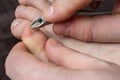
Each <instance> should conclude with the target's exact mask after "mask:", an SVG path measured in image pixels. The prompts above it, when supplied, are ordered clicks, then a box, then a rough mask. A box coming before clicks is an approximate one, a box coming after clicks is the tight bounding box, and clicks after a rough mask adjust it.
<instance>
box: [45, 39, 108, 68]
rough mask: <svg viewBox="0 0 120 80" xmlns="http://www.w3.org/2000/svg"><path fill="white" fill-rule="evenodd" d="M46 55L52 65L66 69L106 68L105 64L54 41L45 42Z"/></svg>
mask: <svg viewBox="0 0 120 80" xmlns="http://www.w3.org/2000/svg"><path fill="white" fill-rule="evenodd" d="M46 54H47V56H48V58H49V60H51V61H52V62H53V63H55V64H57V65H59V66H63V67H66V68H71V69H88V68H89V69H95V68H103V67H104V68H106V67H108V64H107V63H106V62H104V61H102V60H99V59H97V58H94V57H91V56H88V55H86V54H83V53H79V52H77V51H75V50H72V49H69V48H67V47H65V46H63V45H62V44H61V43H59V42H58V41H56V40H55V39H49V40H48V41H47V43H46Z"/></svg>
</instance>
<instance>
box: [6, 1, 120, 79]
mask: <svg viewBox="0 0 120 80" xmlns="http://www.w3.org/2000/svg"><path fill="white" fill-rule="evenodd" d="M36 1H37V0H36ZM41 1H42V0H41ZM44 1H45V0H44ZM44 1H43V4H42V2H41V6H46V7H48V6H49V4H51V3H52V4H53V5H54V4H55V3H57V2H58V3H61V2H60V0H58V1H51V3H50V2H44ZM65 1H66V2H67V0H65ZM81 1H82V0H81ZM89 1H90V0H89ZM89 1H88V2H87V0H86V1H84V0H83V3H84V2H85V4H89V3H90V2H89ZM19 2H20V4H22V5H21V6H19V8H17V10H16V18H17V19H16V20H15V21H14V22H13V24H12V27H11V30H12V32H13V34H14V35H15V36H16V37H18V38H19V39H22V41H23V42H20V43H18V44H17V45H16V46H15V47H14V48H13V49H12V50H11V52H10V54H9V56H8V58H7V60H6V73H7V74H8V76H9V77H10V78H11V79H12V80H41V79H43V80H48V79H50V80H56V79H58V78H59V79H60V80H66V79H69V80H80V79H82V80H90V79H91V80H103V79H108V80H119V78H120V77H119V75H120V73H119V72H120V71H119V66H118V65H116V64H119V61H120V60H119V57H118V56H116V54H118V52H119V44H114V45H112V46H110V44H100V43H95V44H89V43H84V42H79V41H78V40H83V41H94V42H99V41H101V42H107V41H108V42H119V41H120V40H119V37H118V36H116V34H117V35H119V32H118V28H119V26H118V25H117V24H118V22H119V18H117V17H119V16H118V15H119V14H116V15H112V16H113V17H112V16H106V17H105V16H103V17H101V16H100V17H93V18H90V17H85V16H79V17H77V18H76V16H74V17H72V18H71V19H69V20H67V21H65V22H60V23H56V24H55V25H54V26H53V31H54V32H55V33H57V34H60V35H65V36H69V37H72V38H76V39H78V40H74V39H71V38H66V37H60V36H57V35H55V34H53V31H52V29H50V28H48V27H50V26H48V27H47V29H46V28H43V29H42V31H43V32H44V33H45V34H46V35H47V36H45V34H43V32H41V31H39V30H35V31H33V30H31V29H30V28H29V27H30V26H29V25H30V23H31V21H33V20H34V19H35V18H36V17H38V16H40V15H43V14H42V12H43V13H44V9H43V8H45V7H43V8H42V7H39V8H42V9H39V8H37V7H36V6H34V5H37V4H38V2H34V1H33V2H30V1H27V0H20V1H19ZM86 2H87V3H86ZM33 3H34V4H33ZM58 3H57V4H58ZM23 5H24V6H23ZM76 5H77V4H76ZM31 6H33V7H31ZM21 7H22V8H23V9H21ZM82 7H83V6H82ZM82 7H79V9H80V8H82ZM66 8H67V6H66ZM66 8H65V9H66ZM75 8H78V7H75ZM72 9H74V8H72ZM68 10H69V11H70V12H71V10H70V9H68ZM76 10H77V9H76ZM41 11H42V12H41ZM63 11H64V10H63ZM69 11H68V12H66V13H65V15H66V14H67V15H68V14H69ZM117 11H119V10H118V6H117V7H116V8H115V12H117ZM28 12H29V15H28ZM55 12H56V11H55ZM73 13H74V11H73ZM69 15H70V14H69ZM69 17H70V16H69ZM63 18H64V19H63ZM67 18H68V16H63V17H62V16H61V20H58V19H59V17H58V19H57V17H55V18H51V19H52V20H53V21H51V22H54V20H56V21H62V20H66V19H67ZM113 18H115V19H118V22H116V23H114V24H116V26H114V27H116V28H115V30H113V29H112V28H113V27H112V25H113V24H112V25H110V26H109V28H108V27H105V26H107V25H104V24H105V23H108V21H113V20H114V19H113ZM46 20H49V18H48V19H47V17H46ZM99 20H101V21H105V23H104V24H102V26H101V24H100V22H101V21H99ZM16 21H17V23H16ZM96 21H98V23H96ZM79 22H81V23H84V24H80V23H79ZM93 22H94V27H95V24H98V25H97V26H98V27H97V26H96V27H97V28H95V29H94V28H91V25H93V24H91V23H93ZM15 23H16V24H15ZM112 23H113V22H112ZM77 25H81V26H80V27H79V28H78V26H77ZM57 26H59V27H57ZM63 26H64V27H65V28H64V27H63ZM67 26H68V27H67ZM82 26H86V27H82ZM89 26H90V27H89ZM66 27H67V28H66ZM72 27H75V29H73V28H72ZM101 27H102V28H105V29H104V30H106V31H103V29H102V28H101ZM68 28H69V29H68ZM91 29H93V30H92V31H95V32H94V34H96V36H97V37H94V36H93V32H92V34H91V31H90V30H91ZM108 29H109V30H108ZM64 30H66V31H64ZM97 30H98V31H97ZM112 30H113V31H112ZM67 31H68V32H67ZM76 31H78V32H80V33H76ZM107 31H110V32H109V34H108V32H107ZM89 33H90V34H89ZM101 33H102V34H101ZM71 34H72V35H71ZM98 34H99V35H98ZM91 35H92V38H91V37H90V36H91ZM101 35H102V36H101ZM109 35H113V36H112V37H111V36H109ZM47 37H49V38H51V37H52V39H49V38H47ZM93 37H94V39H93ZM113 37H114V38H113ZM53 38H56V39H58V40H60V41H61V42H62V43H63V44H64V45H63V44H61V43H60V42H59V41H57V40H55V39H53ZM103 38H104V39H103ZM113 39H114V40H113ZM71 43H75V44H71ZM31 45H32V46H31ZM67 46H68V47H67ZM91 48H92V49H91ZM74 49H75V50H74ZM93 49H94V51H93ZM117 51H118V52H117ZM110 52H111V53H110ZM31 53H32V54H31ZM86 54H87V55H86ZM108 54H109V55H108ZM110 54H111V55H110ZM46 55H47V57H46ZM118 55H119V54H118ZM113 57H114V58H113ZM111 62H114V63H116V64H113V63H111ZM18 63H19V64H18ZM16 65H20V66H17V67H16ZM31 65H32V66H31ZM28 66H29V67H28ZM23 69H24V70H23ZM76 69H77V71H76ZM46 73H47V74H46ZM70 73H72V75H71V74H70ZM28 74H29V75H28ZM100 74H101V75H100ZM88 75H89V77H90V78H89V77H88Z"/></svg>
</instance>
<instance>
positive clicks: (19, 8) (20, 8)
mask: <svg viewBox="0 0 120 80" xmlns="http://www.w3.org/2000/svg"><path fill="white" fill-rule="evenodd" d="M23 10H25V6H19V7H18V8H17V9H16V12H17V13H22V12H23Z"/></svg>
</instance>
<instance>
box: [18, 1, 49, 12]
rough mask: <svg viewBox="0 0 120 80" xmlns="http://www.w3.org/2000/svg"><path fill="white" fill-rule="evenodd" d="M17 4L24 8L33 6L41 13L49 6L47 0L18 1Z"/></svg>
mask: <svg viewBox="0 0 120 80" xmlns="http://www.w3.org/2000/svg"><path fill="white" fill-rule="evenodd" d="M19 3H20V4H22V5H26V6H33V7H34V8H37V9H39V10H41V11H43V10H44V9H45V8H46V7H48V6H49V5H50V4H51V2H49V1H48V0H19Z"/></svg>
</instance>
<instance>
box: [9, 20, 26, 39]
mask: <svg viewBox="0 0 120 80" xmlns="http://www.w3.org/2000/svg"><path fill="white" fill-rule="evenodd" d="M24 24H25V23H24V22H23V20H22V19H15V20H14V21H13V22H12V24H11V32H12V34H13V35H14V36H15V37H16V38H18V39H21V35H22V32H23V28H24V26H23V25H24Z"/></svg>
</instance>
